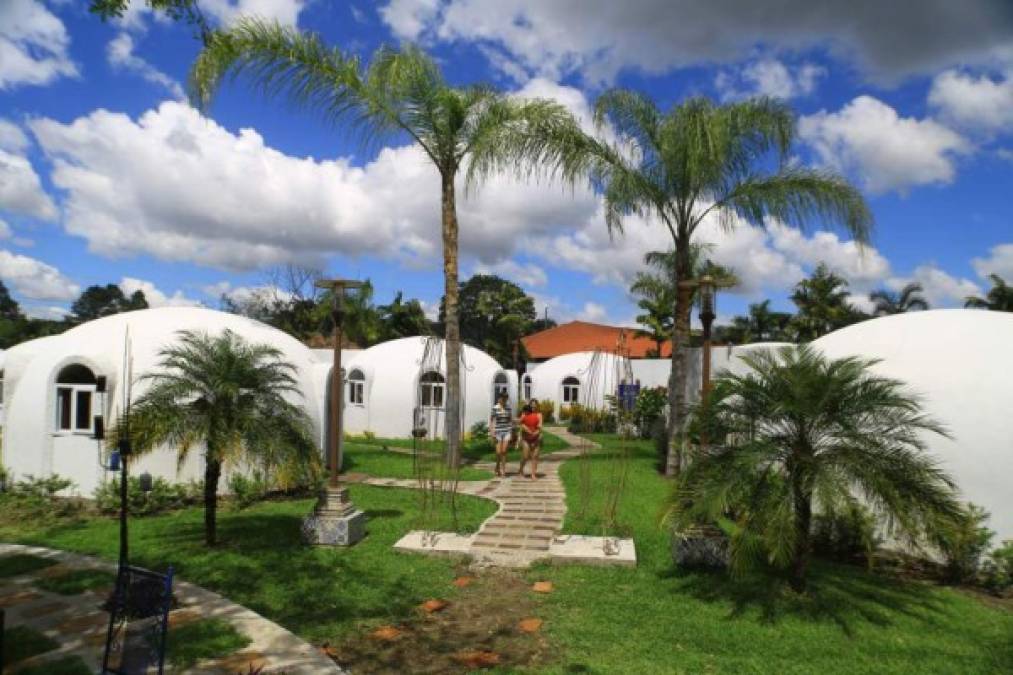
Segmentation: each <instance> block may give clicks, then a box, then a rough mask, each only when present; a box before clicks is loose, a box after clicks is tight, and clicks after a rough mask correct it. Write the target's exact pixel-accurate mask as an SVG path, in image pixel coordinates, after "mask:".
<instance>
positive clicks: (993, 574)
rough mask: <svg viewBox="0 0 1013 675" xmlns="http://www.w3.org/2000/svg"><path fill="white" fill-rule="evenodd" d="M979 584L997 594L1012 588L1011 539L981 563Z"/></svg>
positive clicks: (1012, 551) (1012, 556)
mask: <svg viewBox="0 0 1013 675" xmlns="http://www.w3.org/2000/svg"><path fill="white" fill-rule="evenodd" d="M981 585H982V586H984V587H985V588H986V589H988V590H989V591H990V592H992V593H994V594H995V595H999V596H1002V595H1005V594H1006V592H1007V591H1009V590H1010V589H1011V588H1013V540H1010V541H1007V542H1005V543H1003V545H1002V546H1000V547H999V548H997V549H995V550H994V551H992V553H990V554H989V556H988V558H987V559H986V560H985V562H983V563H982V565H981Z"/></svg>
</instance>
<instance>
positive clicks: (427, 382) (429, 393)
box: [419, 370, 446, 408]
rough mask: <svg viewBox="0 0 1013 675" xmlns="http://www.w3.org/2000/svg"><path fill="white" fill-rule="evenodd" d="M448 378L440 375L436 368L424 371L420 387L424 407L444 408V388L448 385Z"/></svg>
mask: <svg viewBox="0 0 1013 675" xmlns="http://www.w3.org/2000/svg"><path fill="white" fill-rule="evenodd" d="M445 382H446V380H444V379H443V375H440V374H439V373H437V372H436V371H435V370H431V371H429V372H428V373H422V376H421V377H419V388H420V389H421V394H422V398H421V403H422V407H423V408H442V407H443V389H444V387H445V386H446V384H445Z"/></svg>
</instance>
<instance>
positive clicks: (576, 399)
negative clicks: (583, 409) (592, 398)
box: [563, 375, 580, 405]
mask: <svg viewBox="0 0 1013 675" xmlns="http://www.w3.org/2000/svg"><path fill="white" fill-rule="evenodd" d="M563 403H568V404H571V405H572V404H574V403H580V380H578V379H577V378H576V377H573V376H572V375H571V376H570V377H565V378H563Z"/></svg>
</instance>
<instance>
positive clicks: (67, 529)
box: [0, 485, 496, 644]
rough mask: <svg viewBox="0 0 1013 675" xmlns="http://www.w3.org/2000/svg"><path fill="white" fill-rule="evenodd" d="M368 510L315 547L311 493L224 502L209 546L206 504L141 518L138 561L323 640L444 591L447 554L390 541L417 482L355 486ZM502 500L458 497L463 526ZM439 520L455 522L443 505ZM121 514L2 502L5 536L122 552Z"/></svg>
mask: <svg viewBox="0 0 1013 675" xmlns="http://www.w3.org/2000/svg"><path fill="white" fill-rule="evenodd" d="M349 490H350V493H351V497H352V501H353V502H354V503H355V505H356V506H357V507H358V508H360V509H363V510H364V511H366V514H367V516H368V517H369V523H368V525H367V531H368V535H367V536H366V538H365V539H363V540H362V541H361V542H359V543H358V544H357V545H355V546H353V547H351V548H348V549H335V548H323V547H321V548H314V547H309V546H305V545H303V544H302V542H301V541H300V534H299V528H300V524H301V521H302V518H303V517H304V516H305V515H306V514H307V513H309V511H310V510H311V509H312V507H313V504H314V500H312V499H299V500H289V501H268V502H263V503H260V504H256V505H254V506H251V507H250V508H248V509H246V510H243V511H233V510H230V509H225V510H220V511H219V521H218V536H219V538H220V540H221V542H222V544H221V545H220V546H219V547H217V548H214V549H210V550H209V549H207V548H205V547H204V545H203V544H202V541H203V510H202V509H200V508H191V509H185V510H182V511H176V512H173V513H169V514H165V515H159V516H150V517H146V518H134V519H132V520H131V521H130V528H131V529H130V542H131V560H132V562H133V563H135V564H138V565H143V566H145V567H150V568H153V569H159V570H161V569H164V568H165V567H166V566H167V565H170V564H171V565H173V566H174V567H175V569H176V572H177V574H178V575H179V576H180V578H182V579H186V580H188V581H192V582H194V583H197V584H200V585H201V586H204V587H205V588H209V589H211V590H214V591H217V592H219V593H222V594H223V595H225V596H226V597H228V598H229V599H230V600H233V601H235V602H238V603H240V604H242V605H246V606H247V607H249V608H251V609H253V610H254V611H256V612H259V613H261V614H263V615H265V616H267V617H269V618H271V619H272V620H274V621H276V622H278V623H280V624H281V625H283V626H285V627H286V628H288V629H290V630H292V631H294V632H295V633H297V634H299V635H301V636H302V637H304V638H307V639H309V640H311V641H313V642H315V643H317V644H320V643H322V642H324V641H329V640H330V641H333V640H335V639H336V638H339V637H342V636H345V635H347V634H349V633H350V632H353V631H356V630H358V629H362V628H364V627H368V626H371V625H375V624H380V623H396V622H398V621H400V620H402V619H403V618H404V617H405V616H407V615H409V614H410V613H411V610H412V608H414V607H415V606H416V605H418V604H419V603H421V602H423V601H424V600H426V599H428V598H431V597H447V596H449V595H452V592H453V591H454V590H455V589H454V588H453V587H452V586H451V585H450V581H451V580H452V579H453V578H454V576H455V569H454V564H453V563H452V562H450V561H449V560H446V559H443V558H431V557H426V556H417V555H408V554H399V553H396V552H394V551H393V550H392V549H391V546H392V545H393V544H394V542H395V541H397V540H398V539H399V538H400V537H401V536H402V535H404V534H405V533H406V532H408V531H409V530H411V529H413V528H414V527H416V526H418V524H419V523H418V521H417V513H418V510H419V506H418V504H419V502H418V499H419V494H418V493H417V492H416V491H412V490H404V489H396V488H379V487H371V486H368V485H352V486H350V487H349ZM495 510H496V505H495V504H494V503H493V502H491V501H489V500H485V499H478V498H474V497H466V496H459V497H458V515H459V529H460V530H461V531H474V530H475V529H477V527H478V526H479V525H480V524H481V522H482V521H483V520H485V519H486V518H487V517H489V516H490V515H492V514H493V513H494V512H495ZM434 525H435V529H441V530H449V529H451V527H452V524H451V522H450V517H449V515H448V514H446V513H444V514H443V517H442V518H441V522H438V523H435V524H434ZM117 528H118V523H117V521H116V520H115V519H111V518H84V519H81V520H79V521H77V522H63V523H52V522H50V523H46V524H43V525H41V526H37V525H36V524H35V523H33V522H26V521H21V522H14V521H12V520H9V519H7V518H5V517H3V513H2V511H0V540H2V541H8V542H20V543H26V544H37V545H42V546H50V547H53V548H58V549H65V550H70V551H78V552H82V553H92V554H97V555H100V556H102V557H105V558H107V559H110V560H115V559H116V556H117V546H118V543H117V542H118V539H117V537H118V529H117Z"/></svg>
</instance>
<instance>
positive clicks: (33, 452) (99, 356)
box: [0, 307, 322, 496]
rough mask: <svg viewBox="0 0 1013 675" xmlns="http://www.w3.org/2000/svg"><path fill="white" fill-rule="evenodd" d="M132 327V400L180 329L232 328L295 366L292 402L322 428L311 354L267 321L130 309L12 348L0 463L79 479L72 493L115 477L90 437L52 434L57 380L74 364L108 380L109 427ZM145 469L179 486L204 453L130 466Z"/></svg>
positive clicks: (98, 408) (166, 454)
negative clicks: (296, 385)
mask: <svg viewBox="0 0 1013 675" xmlns="http://www.w3.org/2000/svg"><path fill="white" fill-rule="evenodd" d="M128 327H129V333H130V341H131V349H132V355H133V364H132V367H133V379H134V381H135V384H134V387H133V396H134V398H136V397H137V396H138V395H139V394H141V393H143V389H144V386H145V384H144V383H143V382H137V379H138V377H139V376H141V375H143V374H144V373H146V372H150V371H152V370H154V369H157V365H158V361H159V356H158V352H159V350H160V349H162V348H163V347H165V346H168V345H169V344H171V343H172V342H173V341H174V339H175V337H176V335H175V334H176V332H177V331H180V330H187V329H193V330H202V331H206V332H208V333H209V334H216V333H219V332H221V331H222V330H225V329H231V330H232V331H234V332H235V333H237V334H239V335H240V336H242V337H243V338H245V339H246V340H248V341H250V342H259V343H268V344H271V345H273V346H275V347H277V348H278V349H280V350H281V351H282V354H283V358H284V359H286V360H287V361H289V362H290V363H292V364H293V365H294V366H295V367H296V369H297V378H298V379H299V384H300V390H301V393H302V398H301V400H299V399H298V397H295V398H293V402H300V403H302V404H303V405H305V406H306V409H307V411H308V412H309V413H310V418H311V420H312V422H313V424H314V427H315V431H316V432H317V433H319V431H320V429H321V428H322V427H321V418H320V415H319V413H318V412H317V411H318V410H319V408H320V406H319V405H318V403H317V389H316V387H315V386H314V382H313V379H312V370H313V369H312V365H313V358H312V354H311V353H310V350H309V349H307V348H306V347H304V346H303V345H302V344H301V343H299V342H298V341H297V340H295V339H294V338H292V337H290V336H288V335H286V334H285V333H283V332H281V331H278V330H276V329H274V328H271V327H270V326H266V325H264V324H262V323H259V322H256V321H253V320H250V319H246V318H244V317H240V316H235V315H232V314H226V313H223V312H216V311H212V310H208V309H199V308H192V307H164V308H160V309H151V310H142V311H138V312H128V313H124V314H118V315H115V316H111V317H106V318H103V319H99V320H96V321H91V322H89V323H86V324H83V325H81V326H78V327H76V328H73V329H71V330H69V331H67V332H66V333H64V334H62V335H57V336H52V337H46V338H41V339H39V340H32V341H30V342H27V343H24V344H21V345H18V346H16V347H14V348H12V349H10V350H8V352H7V353H6V356H5V363H4V365H5V368H4V374H5V383H4V385H5V394H6V398H5V403H6V405H5V408H6V410H5V416H4V417H5V419H4V421H3V454H2V458H0V459H2V461H3V463H4V465H5V466H6V467H7V468H8V469H10V470H11V471H12V473H13V474H14V478H15V479H19V478H23V477H24V476H26V475H29V474H30V475H35V476H45V475H49V474H54V473H55V474H59V475H61V476H64V477H67V478H71V479H72V480H74V482H75V484H76V487H75V488H74V490H73V492H74V493H76V494H80V495H84V496H89V495H91V493H92V492H93V491H94V490H95V488H96V487H97V486H98V485H99V483H101V482H102V480H104V479H106V478H111V477H112V476H113V475H114V474H112V473H110V472H106V471H105V470H104V469H103V468H102V461H101V460H102V456H103V454H104V453H103V452H102V448H101V447H100V443H99V442H98V441H96V440H93V439H92V438H91V437H90V435H87V434H81V433H71V432H60V431H56V430H55V427H56V424H55V422H56V378H57V376H58V374H59V372H60V370H61V369H62V368H64V367H65V366H67V365H70V364H80V365H84V366H87V367H88V368H89V369H90V370H91V371H92V373H93V374H94V375H95V376H96V377H98V376H105V377H106V393H105V394H104V395H103V394H98V393H96V394H93V398H92V413H93V415H102V416H103V418H104V420H105V421H106V424H107V426H108V423H109V421H110V420H113V419H115V418H116V417H117V416H118V415H119V413H120V410H121V406H122V400H123V395H124V394H123V388H124V380H125V373H124V372H123V353H124V338H125V335H126V331H127V328H128ZM233 468H234V467H229V468H227V471H229V470H231V469H233ZM143 471H148V472H150V473H151V474H152V475H153V476H156V477H162V478H166V479H168V480H174V481H187V480H191V479H193V480H199V479H201V478H202V477H203V473H204V461H203V457H202V450H201V448H194V449H192V450H191V452H190V454H189V457H188V459H187V461H186V462H185V463H184V464H183V466H181V467H179V468H178V470H177V454H176V451H175V449H174V448H169V447H162V448H158V449H156V450H154V451H152V452H150V453H148V454H146V455H144V456H143V457H141V458H140V459H139V460H137V461H136V462H135V463H132V464H131V473H133V474H134V475H137V474H138V473H140V472H143ZM224 484H225V481H223V486H224Z"/></svg>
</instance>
